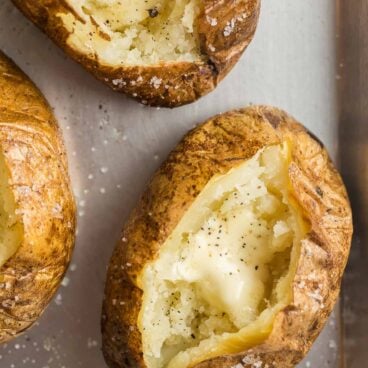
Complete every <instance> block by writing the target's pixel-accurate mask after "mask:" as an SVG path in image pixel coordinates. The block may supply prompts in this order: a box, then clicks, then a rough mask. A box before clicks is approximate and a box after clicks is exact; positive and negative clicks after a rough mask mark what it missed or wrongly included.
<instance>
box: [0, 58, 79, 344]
mask: <svg viewBox="0 0 368 368" xmlns="http://www.w3.org/2000/svg"><path fill="white" fill-rule="evenodd" d="M0 96H1V97H0V146H1V149H2V151H3V153H4V156H5V161H6V164H7V166H8V168H9V171H10V176H11V178H10V180H11V182H10V185H11V188H12V190H13V193H14V197H15V200H16V204H17V212H18V213H19V217H20V220H21V221H22V223H23V228H24V238H23V241H22V243H21V245H20V248H19V249H18V251H17V252H16V253H15V255H14V256H13V257H11V258H10V259H9V260H8V261H7V262H6V263H5V265H3V266H2V267H0V343H2V342H5V341H8V340H10V339H12V338H14V337H15V336H17V335H18V334H19V333H21V332H22V331H24V330H25V329H27V328H28V327H29V326H31V325H32V324H33V323H34V322H35V321H36V319H37V318H38V317H39V315H40V314H41V313H42V312H43V310H44V309H45V307H46V305H47V304H48V302H49V301H50V299H51V298H52V296H53V294H54V292H55V291H56V288H57V287H58V285H59V283H60V281H61V279H62V277H63V275H64V273H65V270H66V268H67V265H68V263H69V260H70V257H71V253H72V249H73V245H74V233H75V204H74V199H73V195H72V192H71V189H70V183H69V175H68V171H67V162H66V155H65V150H64V146H63V143H62V138H61V135H60V132H59V129H58V126H57V124H56V121H55V119H54V117H53V114H52V111H51V108H50V107H49V105H48V104H47V102H46V100H45V99H44V97H43V96H42V94H41V92H40V91H39V90H38V89H37V88H36V87H35V86H34V84H33V83H32V82H31V81H30V80H29V79H28V77H27V76H26V75H25V74H24V73H23V72H21V71H20V70H19V69H18V68H17V67H16V66H15V64H14V63H13V62H12V61H10V60H9V59H8V58H7V57H6V56H5V55H4V54H2V53H1V52H0Z"/></svg>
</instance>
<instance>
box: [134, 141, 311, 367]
mask: <svg viewBox="0 0 368 368" xmlns="http://www.w3.org/2000/svg"><path fill="white" fill-rule="evenodd" d="M289 164H290V147H289V145H288V143H284V144H282V145H277V146H270V147H268V148H265V149H263V150H260V151H259V152H258V153H257V154H256V155H255V156H254V157H253V158H251V159H250V160H248V161H246V162H244V163H243V164H241V165H240V166H238V167H237V168H234V169H231V170H230V171H229V172H228V173H226V174H225V175H221V176H220V175H218V176H215V177H214V178H212V179H211V180H210V182H209V183H208V184H207V185H206V187H205V188H204V189H203V190H202V192H201V193H200V194H199V196H198V197H197V198H196V200H195V201H194V203H193V204H192V205H191V207H190V208H189V210H188V211H187V212H186V213H185V214H184V216H183V217H182V219H181V221H180V222H179V224H178V225H177V227H176V228H175V230H174V231H173V233H172V234H171V236H170V237H169V238H168V239H167V241H166V242H165V243H164V245H163V246H162V248H161V250H160V253H159V257H158V259H157V260H155V261H154V262H152V263H150V264H148V265H147V266H146V267H145V268H144V270H143V272H142V278H141V280H140V284H141V285H140V287H141V288H142V290H143V292H144V295H143V301H142V308H141V311H140V315H139V329H140V332H141V334H142V342H143V353H144V359H145V362H146V365H147V367H149V368H159V367H169V368H184V367H190V366H193V365H195V364H197V363H199V362H201V361H203V360H206V359H209V358H211V357H216V356H220V355H226V354H231V353H237V352H241V351H244V350H245V349H247V348H250V347H252V346H254V345H257V344H259V343H261V342H262V341H263V340H265V339H266V338H267V336H268V335H269V334H270V332H271V330H272V324H273V320H274V317H275V315H276V313H277V312H278V311H280V310H281V309H282V308H283V307H284V306H286V305H287V304H288V303H289V302H290V301H291V298H292V287H291V284H292V280H293V276H294V274H295V272H296V266H297V262H298V258H299V253H300V242H301V239H302V238H303V237H304V236H305V234H306V232H307V228H306V225H305V223H304V222H303V216H302V211H301V209H300V208H299V207H298V206H297V204H296V203H295V201H293V199H292V196H291V193H290V188H291V186H290V183H289V176H288V167H289Z"/></svg>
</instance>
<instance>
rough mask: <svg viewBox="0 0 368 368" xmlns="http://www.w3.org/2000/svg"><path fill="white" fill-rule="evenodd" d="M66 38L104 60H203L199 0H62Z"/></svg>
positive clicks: (143, 62) (146, 62) (129, 62)
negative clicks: (68, 9) (66, 10)
mask: <svg viewBox="0 0 368 368" xmlns="http://www.w3.org/2000/svg"><path fill="white" fill-rule="evenodd" d="M66 2H67V3H68V4H69V5H70V6H71V7H72V8H73V9H74V10H75V12H76V14H78V17H80V19H77V18H76V17H75V15H74V14H73V13H71V12H70V13H68V14H64V13H60V14H58V15H59V16H60V17H61V19H62V21H63V23H64V24H65V26H66V28H67V29H68V31H70V32H72V34H71V35H70V36H69V39H68V43H69V44H70V45H72V46H73V47H74V48H76V49H78V50H81V51H83V52H85V53H87V54H91V55H92V56H94V55H95V54H96V56H97V57H98V59H99V60H100V61H101V62H103V63H105V64H108V65H119V64H120V65H121V64H124V65H152V64H157V63H159V62H168V61H190V62H192V61H196V60H201V55H200V49H199V36H198V32H197V29H196V28H197V18H198V15H199V13H200V11H201V8H202V2H201V1H200V0H177V1H169V0H146V1H131V0H66Z"/></svg>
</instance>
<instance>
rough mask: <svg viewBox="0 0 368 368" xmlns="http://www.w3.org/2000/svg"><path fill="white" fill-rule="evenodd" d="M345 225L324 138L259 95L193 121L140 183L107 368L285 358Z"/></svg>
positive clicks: (335, 261) (298, 340) (107, 329)
mask: <svg viewBox="0 0 368 368" xmlns="http://www.w3.org/2000/svg"><path fill="white" fill-rule="evenodd" d="M351 236H352V214H351V210H350V205H349V200H348V197H347V194H346V190H345V187H344V184H343V182H342V180H341V177H340V175H339V173H338V172H337V171H336V169H335V168H334V166H333V164H332V162H331V160H330V158H329V156H328V153H327V152H326V150H325V148H324V147H323V145H322V144H321V143H320V142H319V141H318V140H316V139H315V138H314V136H313V135H311V134H310V133H309V132H308V131H307V130H306V129H305V128H304V127H303V126H302V125H301V124H299V123H297V122H296V121H295V120H294V119H293V118H292V117H290V116H289V115H287V114H286V113H284V112H282V111H280V110H278V109H275V108H271V107H264V106H256V107H251V108H247V109H243V110H238V111H233V112H229V113H225V114H223V115H219V116H216V117H214V118H212V119H210V120H209V121H207V122H205V123H204V124H202V125H200V126H199V127H197V128H195V129H194V130H192V131H191V132H190V133H189V134H188V135H186V137H184V139H183V140H182V141H181V143H179V145H178V146H177V147H176V149H175V150H174V151H173V152H172V153H171V154H170V155H169V157H168V158H167V160H166V161H165V162H164V163H163V165H162V166H161V168H160V169H159V170H158V171H157V172H156V174H155V175H154V176H153V178H152V180H151V181H150V183H149V185H148V188H147V189H146V191H145V192H144V194H143V196H142V197H141V199H140V201H139V203H138V205H137V207H136V208H135V210H134V211H133V212H132V214H131V216H130V218H129V220H128V222H127V223H126V225H125V227H124V230H123V232H122V235H121V241H120V242H119V244H118V245H117V247H116V249H115V251H114V253H113V255H112V258H111V263H110V266H109V269H108V275H107V284H106V290H105V300H104V307H103V315H102V332H103V352H104V355H105V358H106V361H107V363H108V365H109V366H110V367H111V368H123V367H124V368H126V367H140V368H192V367H196V368H254V367H259V368H261V367H262V368H288V367H294V366H295V364H297V363H298V362H299V361H300V360H301V359H302V358H303V357H304V356H305V354H306V353H307V352H308V350H309V349H310V347H311V345H312V343H313V341H314V340H315V339H316V337H317V336H318V334H319V333H320V331H321V330H322V328H323V326H324V324H325V322H326V319H327V318H328V316H329V314H330V313H331V311H332V309H333V307H334V304H335V302H336V300H337V297H338V294H339V289H340V282H341V277H342V274H343V271H344V268H345V265H346V262H347V258H348V253H349V249H350V243H351Z"/></svg>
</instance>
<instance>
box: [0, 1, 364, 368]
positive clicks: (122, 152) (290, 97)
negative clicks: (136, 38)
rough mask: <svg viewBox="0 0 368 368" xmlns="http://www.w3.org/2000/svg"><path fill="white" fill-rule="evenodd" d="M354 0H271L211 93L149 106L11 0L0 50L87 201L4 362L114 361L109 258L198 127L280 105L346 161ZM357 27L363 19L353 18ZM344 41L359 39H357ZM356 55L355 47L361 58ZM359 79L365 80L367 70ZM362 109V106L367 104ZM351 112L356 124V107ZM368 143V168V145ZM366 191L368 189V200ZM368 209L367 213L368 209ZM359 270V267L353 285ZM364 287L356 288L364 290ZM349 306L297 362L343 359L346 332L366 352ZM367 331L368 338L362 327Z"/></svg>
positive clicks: (9, 367) (48, 367) (53, 365)
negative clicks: (58, 137)
mask: <svg viewBox="0 0 368 368" xmlns="http://www.w3.org/2000/svg"><path fill="white" fill-rule="evenodd" d="M137 1H138V0H137ZM345 3H346V5H344V6H343V8H346V9H341V8H340V4H339V2H338V1H336V2H335V1H331V0H277V1H274V0H263V5H262V15H261V20H260V24H259V28H258V31H257V34H256V37H255V39H254V41H253V42H252V44H251V45H250V47H249V49H248V50H247V52H246V54H245V55H244V57H243V58H242V59H241V61H240V62H239V64H238V65H237V66H236V67H235V69H234V70H233V72H232V73H231V74H230V75H229V76H228V77H227V78H226V79H225V81H224V82H222V83H221V85H220V86H219V87H218V89H217V90H216V91H215V92H213V93H211V94H210V95H208V96H207V97H204V98H203V99H201V100H200V101H198V102H196V103H194V104H192V105H189V106H185V107H181V108H177V109H175V110H168V109H158V108H150V107H145V106H142V105H140V104H138V103H136V102H134V101H132V100H129V99H127V98H125V97H124V96H123V95H119V94H117V93H114V92H112V91H111V90H110V89H108V88H107V87H105V86H104V85H102V84H101V83H100V82H98V81H96V80H95V79H94V78H93V77H92V76H91V75H89V74H88V73H87V72H86V71H84V70H83V69H82V68H81V67H80V66H79V65H77V64H76V63H74V62H73V61H71V60H70V59H69V58H67V57H66V56H65V55H64V53H63V52H62V51H61V50H59V49H58V48H57V47H56V46H55V45H53V44H52V43H51V41H49V39H48V38H47V37H46V36H45V35H43V34H42V33H41V32H40V31H38V30H37V29H36V28H35V27H34V26H33V25H31V24H30V23H29V22H28V21H27V20H26V19H25V18H24V17H23V16H22V15H21V14H20V13H19V12H18V11H17V10H16V9H15V8H14V7H13V6H12V4H11V3H10V0H2V1H1V5H0V48H1V49H3V50H4V51H6V52H7V53H8V55H9V56H11V57H12V58H13V59H14V60H15V61H16V63H17V64H18V65H19V66H21V67H22V68H23V69H24V70H25V71H26V72H27V74H28V75H29V76H30V77H31V78H32V79H33V80H34V82H35V83H36V84H37V85H38V86H39V87H40V88H41V90H42V91H43V92H44V94H45V96H46V97H47V99H48V101H49V102H50V104H51V105H52V107H53V108H54V109H55V114H56V116H57V118H58V120H59V123H60V125H61V127H62V130H63V133H64V138H65V141H66V145H67V149H68V156H69V164H70V170H71V176H72V182H73V187H74V192H75V195H76V198H77V203H78V238H77V244H76V248H75V253H74V257H73V260H72V263H71V266H70V269H69V271H68V273H67V275H66V277H65V279H64V281H63V283H62V285H61V287H60V289H59V290H58V292H57V294H56V296H55V298H54V300H53V301H52V302H51V304H50V306H49V307H48V309H47V310H46V312H45V313H44V315H43V316H42V318H40V320H39V322H37V323H36V325H35V326H34V327H33V328H32V329H31V330H30V331H28V332H26V333H25V334H24V335H23V336H21V337H19V338H18V339H16V340H15V341H12V342H10V343H8V344H5V345H2V346H1V347H0V367H1V368H3V367H4V368H18V367H36V368H79V367H82V368H104V367H106V365H105V363H104V361H103V357H102V353H101V338H100V312H101V302H102V297H103V289H104V280H105V273H106V267H107V264H108V260H109V257H110V254H111V252H112V249H113V248H114V245H115V243H116V241H117V239H118V237H119V232H120V229H121V226H122V224H123V222H124V220H125V219H126V218H127V216H128V214H129V212H130V210H131V209H132V208H133V206H134V205H135V203H136V201H137V199H138V197H139V195H140V193H141V192H142V190H143V189H144V187H145V185H146V182H147V180H148V179H149V177H150V176H151V175H152V173H153V172H154V171H155V169H156V168H157V167H158V166H159V165H160V163H161V162H162V161H163V159H164V158H165V156H166V155H167V154H168V153H169V151H170V150H171V149H172V148H173V147H174V146H175V144H176V142H177V141H178V140H179V139H180V138H181V137H182V136H183V134H184V133H185V132H187V131H188V130H189V129H190V128H192V127H193V126H194V125H195V124H196V123H199V122H201V121H203V120H204V119H206V118H207V117H210V116H211V115H214V114H216V113H219V112H223V111H226V110H229V109H233V108H238V107H243V106H246V105H249V104H271V105H275V106H279V107H281V108H283V109H285V110H287V111H289V112H290V113H291V114H293V115H294V116H295V117H296V118H297V119H299V120H300V121H302V122H303V123H304V124H305V125H306V126H307V127H308V128H309V129H310V130H312V131H313V132H314V133H315V134H316V135H318V136H319V137H321V139H322V140H323V142H324V143H325V144H326V146H327V147H328V149H329V151H330V153H331V155H332V157H333V158H334V159H335V160H336V161H338V153H339V147H340V148H341V149H343V148H345V143H343V145H339V138H340V139H344V135H343V134H345V133H346V132H345V131H343V130H342V129H339V128H341V127H340V125H339V117H340V116H341V114H339V112H341V111H342V112H343V114H342V116H344V119H345V120H347V121H348V120H349V119H351V116H350V115H349V109H347V105H345V108H346V109H344V108H342V104H339V103H338V98H339V96H338V86H339V83H341V82H342V81H344V78H342V79H341V78H340V73H341V71H342V69H343V68H341V65H340V64H339V60H338V57H337V54H338V53H337V51H338V50H337V45H338V44H339V43H338V42H337V35H338V27H339V26H340V23H339V22H338V21H336V19H339V18H338V15H339V14H340V12H341V11H344V12H346V11H347V8H348V7H349V6H348V4H347V3H349V5H351V6H350V7H349V8H353V7H354V8H355V7H356V10H358V7H359V4H360V5H361V7H362V8H364V7H365V8H366V7H367V6H366V5H364V4H363V3H364V0H355V1H354V4H356V5H354V6H352V5H353V4H351V2H347V1H346V2H345ZM356 14H361V13H356ZM352 15H353V14H351V17H352V18H351V20H352V19H353V16H352ZM366 19H368V17H367V14H366ZM350 27H356V24H355V23H354V22H352V23H351V25H350ZM345 42H346V44H349V42H348V39H345ZM356 47H357V48H358V45H356ZM342 49H343V48H341V49H340V53H341V55H342V54H343V50H342ZM353 52H354V51H353ZM357 53H358V51H357V50H355V54H354V55H356V56H358V55H357ZM353 66H354V65H351V68H353ZM352 70H353V69H352ZM365 73H366V74H365V78H366V79H367V71H365ZM354 75H355V76H356V78H357V81H358V75H357V74H356V73H355V74H354ZM342 77H343V75H342ZM366 79H365V80H366ZM340 90H343V88H341V89H340ZM340 96H341V95H340ZM354 97H355V98H356V97H357V96H356V95H355V96H354V93H353V92H352V93H351V100H349V101H351V102H352V103H354V101H355V102H356V103H358V102H357V101H356V100H354ZM355 111H356V114H359V108H358V107H357V106H356V110H355ZM365 112H366V113H367V109H366V110H365ZM353 118H354V119H355V120H358V118H357V115H353ZM351 124H352V123H351ZM352 128H353V126H351V128H349V129H347V130H348V133H349V134H350V135H349V142H350V144H351V145H353V144H354V143H353V142H354V139H356V140H358V141H360V140H359V136H358V138H357V137H356V136H355V135H354V134H353V133H352V131H353V129H352ZM344 132H345V133H344ZM366 137H367V135H366ZM360 138H361V137H360ZM361 140H362V138H361ZM341 142H344V141H343V140H342V141H341ZM364 143H365V146H364V149H365V151H364V152H365V159H366V161H365V164H367V154H368V149H367V145H366V143H367V142H366V141H365V142H362V144H364ZM350 148H351V150H350V151H349V152H350V156H349V157H350V158H354V157H356V155H357V151H356V150H354V149H353V147H350ZM342 164H343V169H345V168H346V169H347V171H349V170H355V169H357V170H359V164H360V165H362V164H364V162H363V161H362V160H360V161H359V163H358V162H356V165H355V164H354V165H351V166H350V165H349V162H347V161H346V160H345V161H344V160H343V161H342ZM349 168H350V169H349ZM354 180H356V178H355V177H354V175H350V177H349V178H348V181H349V184H351V188H356V187H355V186H354ZM366 183H367V180H366ZM359 188H360V189H363V187H362V186H360V187H359ZM367 199H368V198H367V194H366V196H365V201H366V204H367V202H368V200H367ZM365 208H368V207H367V206H366V207H365ZM361 214H362V215H364V214H365V216H366V218H367V212H366V210H365V213H363V212H362V213H361ZM355 258H359V257H355ZM354 275H355V273H352V272H349V274H348V278H347V279H346V284H347V285H346V287H345V290H347V289H349V285H350V280H351V279H352V278H354ZM366 285H367V283H366ZM365 287H367V286H365ZM358 291H359V289H355V295H356V296H357V295H358ZM367 295H368V293H367V292H366V293H365V296H367ZM365 298H366V297H365ZM366 299H367V298H366ZM346 304H348V305H349V293H346V294H345V298H344V306H346ZM366 307H367V304H366ZM344 310H345V311H346V313H349V316H350V321H349V322H350V323H349V324H348V325H347V327H346V328H345V329H344V328H343V325H342V324H341V319H342V314H341V313H340V307H339V305H338V306H337V307H336V310H335V312H334V314H333V315H332V316H331V318H330V320H329V322H328V323H327V325H326V327H325V329H324V331H323V333H322V335H321V336H320V337H319V339H318V340H317V342H316V344H315V345H314V347H313V349H312V351H311V352H310V354H309V355H308V356H307V358H306V359H305V360H304V361H303V362H302V363H301V364H300V365H299V366H298V367H299V368H308V367H313V368H337V367H341V366H343V360H344V354H343V351H344V349H343V348H342V347H343V342H342V338H341V337H342V335H343V330H346V333H349V339H348V340H347V341H346V343H345V345H346V346H345V348H346V350H349V348H350V347H351V346H353V347H354V348H355V351H354V354H350V355H349V354H346V359H352V357H353V356H356V355H357V352H358V350H359V346H357V344H355V340H354V328H356V322H357V321H356V319H354V311H352V310H350V309H349V310H348V309H346V308H345V309H344ZM366 315H367V314H366ZM367 323H368V322H367V320H366V321H365V325H366V324H367ZM360 327H361V331H362V332H361V334H362V335H363V333H364V328H363V325H361V326H360ZM365 330H367V328H365ZM350 351H351V350H350ZM362 359H363V358H362ZM362 362H363V363H361V364H360V365H359V364H358V365H353V364H352V363H350V364H347V367H349V368H350V367H360V368H362V367H365V366H366V364H367V363H366V362H367V360H362Z"/></svg>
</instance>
